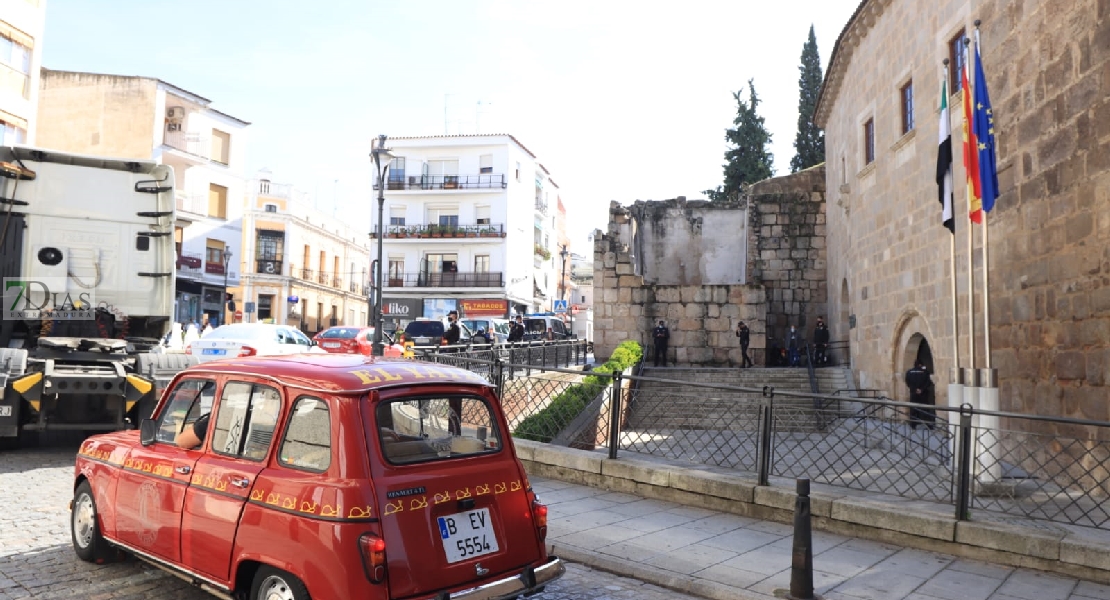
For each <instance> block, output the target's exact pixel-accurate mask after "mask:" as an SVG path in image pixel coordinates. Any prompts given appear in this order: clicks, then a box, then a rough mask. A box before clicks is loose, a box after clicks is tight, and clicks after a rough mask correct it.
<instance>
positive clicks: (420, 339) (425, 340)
mask: <svg viewBox="0 0 1110 600" xmlns="http://www.w3.org/2000/svg"><path fill="white" fill-rule="evenodd" d="M413 341H414V342H416V343H417V344H418V345H421V346H423V345H424V344H427V343H428V342H430V341H432V338H426V337H418V338H413Z"/></svg>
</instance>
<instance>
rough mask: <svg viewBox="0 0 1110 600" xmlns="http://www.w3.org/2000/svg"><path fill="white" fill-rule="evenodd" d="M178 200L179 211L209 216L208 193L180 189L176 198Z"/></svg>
mask: <svg viewBox="0 0 1110 600" xmlns="http://www.w3.org/2000/svg"><path fill="white" fill-rule="evenodd" d="M174 199H175V200H176V202H177V212H186V213H192V214H194V215H201V216H208V195H207V194H192V193H189V192H183V191H180V190H179V191H178V192H177V196H176V197H175V198H174Z"/></svg>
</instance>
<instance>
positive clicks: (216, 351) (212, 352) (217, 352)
mask: <svg viewBox="0 0 1110 600" xmlns="http://www.w3.org/2000/svg"><path fill="white" fill-rule="evenodd" d="M201 354H203V355H205V356H223V355H225V354H227V350H224V349H223V348H205V349H204V350H203V351H202V352H201Z"/></svg>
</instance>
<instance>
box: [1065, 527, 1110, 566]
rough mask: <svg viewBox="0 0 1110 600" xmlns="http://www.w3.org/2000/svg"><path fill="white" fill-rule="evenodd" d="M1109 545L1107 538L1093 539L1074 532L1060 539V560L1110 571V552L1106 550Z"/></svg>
mask: <svg viewBox="0 0 1110 600" xmlns="http://www.w3.org/2000/svg"><path fill="white" fill-rule="evenodd" d="M1098 533H1104V532H1103V531H1099V532H1098ZM1107 546H1110V542H1108V540H1106V539H1091V538H1087V537H1084V536H1082V535H1076V534H1074V533H1073V534H1070V535H1067V536H1065V537H1064V539H1062V540H1060V562H1063V563H1069V564H1073V565H1082V566H1084V567H1091V568H1092V569H1099V570H1101V571H1110V552H1107V551H1106V548H1107Z"/></svg>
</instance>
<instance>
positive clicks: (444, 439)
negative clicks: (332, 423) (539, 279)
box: [377, 396, 501, 464]
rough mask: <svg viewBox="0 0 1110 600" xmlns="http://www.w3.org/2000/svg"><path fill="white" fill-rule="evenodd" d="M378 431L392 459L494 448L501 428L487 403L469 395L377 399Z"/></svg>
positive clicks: (497, 446) (406, 460)
mask: <svg viewBox="0 0 1110 600" xmlns="http://www.w3.org/2000/svg"><path fill="white" fill-rule="evenodd" d="M377 420H378V433H379V436H380V438H381V444H382V450H383V453H384V454H385V457H386V459H387V460H388V461H389V462H391V463H393V464H403V463H412V462H424V461H432V460H444V459H450V458H454V457H462V456H473V455H475V454H485V453H489V452H497V451H498V450H500V449H501V433H500V430H499V429H498V427H497V420H496V418H494V413H493V410H492V408H491V407H490V405H489V403H488V402H486V400H485V399H484V398H477V397H473V396H465V397H459V396H450V397H435V398H420V399H411V398H410V399H406V400H397V401H395V402H382V403H381V404H379V405H378V408H377Z"/></svg>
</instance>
